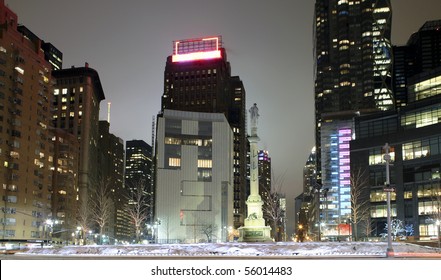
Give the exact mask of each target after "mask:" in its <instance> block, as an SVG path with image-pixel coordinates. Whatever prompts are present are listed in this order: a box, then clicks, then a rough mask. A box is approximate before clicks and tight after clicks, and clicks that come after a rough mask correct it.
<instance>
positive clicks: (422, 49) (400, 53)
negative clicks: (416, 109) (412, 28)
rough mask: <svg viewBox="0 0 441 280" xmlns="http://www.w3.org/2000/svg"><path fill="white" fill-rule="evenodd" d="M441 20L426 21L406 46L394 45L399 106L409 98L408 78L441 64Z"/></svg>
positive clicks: (404, 103)
mask: <svg viewBox="0 0 441 280" xmlns="http://www.w3.org/2000/svg"><path fill="white" fill-rule="evenodd" d="M440 33H441V20H432V21H427V22H426V23H424V25H423V26H421V28H420V29H419V30H418V31H417V32H415V33H414V34H412V36H411V37H410V38H409V40H408V41H407V44H406V45H404V46H394V48H393V53H394V76H393V77H394V93H395V99H396V102H397V107H400V106H405V105H406V104H407V103H408V102H412V101H414V99H413V100H409V98H414V96H412V95H408V87H407V84H408V79H409V78H410V77H412V76H414V75H416V74H419V73H423V72H427V71H430V70H432V69H435V68H437V67H440V66H441V35H440Z"/></svg>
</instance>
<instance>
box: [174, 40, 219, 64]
mask: <svg viewBox="0 0 441 280" xmlns="http://www.w3.org/2000/svg"><path fill="white" fill-rule="evenodd" d="M220 40H221V38H220V37H211V38H201V39H190V40H184V41H175V42H174V50H173V56H172V61H173V62H184V61H193V60H206V59H214V58H221V57H222V55H221V52H220V50H219V46H220V44H221V43H220Z"/></svg>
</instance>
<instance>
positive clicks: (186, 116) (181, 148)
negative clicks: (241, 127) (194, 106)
mask: <svg viewBox="0 0 441 280" xmlns="http://www.w3.org/2000/svg"><path fill="white" fill-rule="evenodd" d="M156 147H157V164H156V219H157V224H156V225H157V227H156V228H155V230H156V232H155V236H156V239H157V241H158V242H160V243H175V242H177V243H180V242H188V243H197V242H215V241H226V240H227V238H228V236H229V230H230V227H232V226H233V132H232V130H231V127H230V125H229V123H228V122H227V120H226V118H225V116H224V115H223V114H222V113H199V112H185V111H177V110H164V113H163V114H162V115H161V116H159V117H158V133H157V146H156Z"/></svg>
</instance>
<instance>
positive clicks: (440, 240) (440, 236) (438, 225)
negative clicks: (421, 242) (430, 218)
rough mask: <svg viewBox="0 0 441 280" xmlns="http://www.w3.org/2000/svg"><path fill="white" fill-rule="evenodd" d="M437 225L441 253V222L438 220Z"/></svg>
mask: <svg viewBox="0 0 441 280" xmlns="http://www.w3.org/2000/svg"><path fill="white" fill-rule="evenodd" d="M435 224H436V227H437V229H438V234H437V236H438V251H440V250H441V234H440V227H441V221H440V220H436V222H435Z"/></svg>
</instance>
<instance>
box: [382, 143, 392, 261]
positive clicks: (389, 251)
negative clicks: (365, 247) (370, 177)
mask: <svg viewBox="0 0 441 280" xmlns="http://www.w3.org/2000/svg"><path fill="white" fill-rule="evenodd" d="M383 149H384V150H385V155H384V160H385V161H386V188H385V191H386V199H387V251H386V255H387V256H388V257H390V256H392V255H393V252H394V249H393V248H392V234H391V233H392V225H391V206H390V193H391V189H390V175H389V163H390V160H391V156H390V154H389V149H390V146H389V144H388V143H386V144H385V145H384V147H383Z"/></svg>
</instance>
